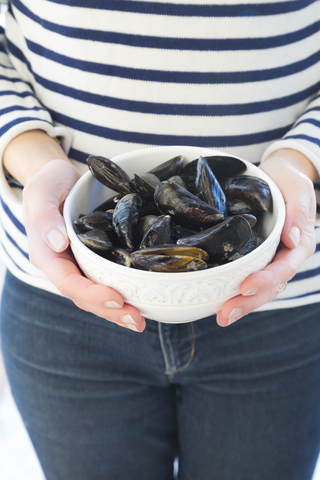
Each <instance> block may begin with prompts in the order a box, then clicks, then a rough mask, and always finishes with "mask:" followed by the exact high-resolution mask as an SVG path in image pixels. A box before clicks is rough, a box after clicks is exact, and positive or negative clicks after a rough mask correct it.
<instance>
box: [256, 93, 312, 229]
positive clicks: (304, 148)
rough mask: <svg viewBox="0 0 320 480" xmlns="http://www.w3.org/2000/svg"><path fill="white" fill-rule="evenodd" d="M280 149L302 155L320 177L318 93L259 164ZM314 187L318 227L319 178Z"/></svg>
mask: <svg viewBox="0 0 320 480" xmlns="http://www.w3.org/2000/svg"><path fill="white" fill-rule="evenodd" d="M281 148H292V149H294V150H298V151H299V152H301V153H303V154H304V155H305V156H306V157H307V158H308V159H309V160H310V161H311V162H312V163H313V165H314V166H315V168H316V169H317V171H318V174H319V177H320V92H318V94H317V95H316V96H315V97H314V98H313V99H312V101H311V102H310V103H309V104H308V105H307V108H306V110H305V111H304V112H303V114H302V115H301V116H300V117H299V118H298V119H297V120H296V122H295V123H294V125H293V126H292V128H291V129H290V130H289V131H288V132H287V133H286V134H285V135H284V137H283V138H282V139H280V140H277V141H276V142H274V143H272V144H271V145H270V146H269V147H268V148H267V149H266V150H265V152H264V154H263V157H262V160H261V163H262V162H263V161H264V160H266V158H268V156H269V155H270V154H271V153H273V152H275V151H276V150H279V149H281ZM314 187H315V193H316V200H317V218H316V225H317V226H320V178H319V180H318V181H317V182H316V183H315V185H314Z"/></svg>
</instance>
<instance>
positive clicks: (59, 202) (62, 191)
mask: <svg viewBox="0 0 320 480" xmlns="http://www.w3.org/2000/svg"><path fill="white" fill-rule="evenodd" d="M79 176H80V174H79V172H78V171H77V170H76V169H75V168H74V167H73V166H72V165H71V164H69V163H68V162H66V161H63V160H54V161H52V162H50V163H48V165H46V166H45V167H44V168H43V169H42V170H41V171H40V172H39V173H38V174H37V175H36V176H35V177H34V178H33V179H32V180H31V181H30V182H28V184H27V185H26V187H25V188H24V190H23V199H24V202H23V204H24V221H25V224H26V226H28V225H29V224H30V226H32V228H33V229H35V230H36V231H37V233H38V234H39V235H40V237H41V238H42V239H43V240H44V241H45V242H46V243H47V244H48V245H49V246H50V248H52V249H53V250H54V251H57V252H60V251H63V250H64V249H66V248H67V246H68V244H69V241H68V236H67V232H66V227H65V223H64V220H63V217H62V214H61V210H62V206H63V202H64V200H65V198H66V196H67V195H68V193H69V191H70V189H71V187H72V185H73V184H74V183H75V182H76V180H77V179H78V178H79Z"/></svg>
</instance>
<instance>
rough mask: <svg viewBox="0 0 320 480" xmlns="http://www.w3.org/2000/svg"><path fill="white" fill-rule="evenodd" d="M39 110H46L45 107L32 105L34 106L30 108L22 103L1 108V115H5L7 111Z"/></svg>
mask: <svg viewBox="0 0 320 480" xmlns="http://www.w3.org/2000/svg"><path fill="white" fill-rule="evenodd" d="M32 110H34V111H36V112H37V111H39V110H43V111H46V110H45V109H44V108H43V107H32V108H28V107H21V106H20V105H14V106H12V107H7V108H2V109H0V115H5V114H6V113H10V112H15V111H23V112H25V111H32Z"/></svg>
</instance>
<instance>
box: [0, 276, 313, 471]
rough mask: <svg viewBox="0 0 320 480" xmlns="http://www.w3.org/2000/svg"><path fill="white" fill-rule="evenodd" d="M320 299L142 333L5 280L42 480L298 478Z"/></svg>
mask: <svg viewBox="0 0 320 480" xmlns="http://www.w3.org/2000/svg"><path fill="white" fill-rule="evenodd" d="M319 322H320V305H318V304H315V305H310V306H307V307H299V308H292V309H288V310H278V311H272V312H261V313H254V314H250V315H249V316H247V317H244V318H243V319H241V320H239V321H238V322H236V323H235V324H232V325H231V326H230V327H227V328H221V327H219V326H218V325H217V324H216V321H215V317H214V316H212V317H209V318H206V319H203V320H198V321H196V322H193V323H186V324H163V323H158V322H155V321H151V320H148V321H147V327H146V330H145V332H144V333H142V334H139V333H136V332H132V331H131V330H126V329H123V328H121V327H118V326H117V325H114V324H112V323H109V322H107V321H105V320H103V319H101V318H99V317H96V316H94V315H92V314H89V313H86V312H83V311H80V310H79V309H78V308H77V307H75V306H74V304H73V303H72V302H71V301H70V300H68V299H65V298H60V297H59V296H56V295H53V294H50V293H48V292H45V291H41V290H38V289H36V288H34V287H31V286H29V285H25V284H23V283H22V282H20V281H19V280H17V279H16V278H15V277H13V276H12V275H11V274H10V273H8V274H7V277H6V282H5V287H4V292H3V298H2V307H1V338H2V349H3V355H4V360H5V365H6V368H7V372H8V377H9V380H10V383H11V388H12V392H13V396H14V398H15V401H16V403H17V406H18V409H19V411H20V413H21V416H22V418H23V421H24V424H25V426H26V428H27V430H28V433H29V435H30V438H31V440H32V442H33V444H34V447H35V450H36V452H37V455H38V457H39V460H40V462H41V465H42V468H43V470H44V473H45V476H46V479H47V480H124V479H130V480H172V479H173V463H174V458H175V457H176V456H178V457H179V474H178V475H179V479H180V480H309V479H311V477H312V473H313V470H314V467H315V463H316V461H317V457H318V452H319V444H320V325H319Z"/></svg>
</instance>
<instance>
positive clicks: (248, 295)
mask: <svg viewBox="0 0 320 480" xmlns="http://www.w3.org/2000/svg"><path fill="white" fill-rule="evenodd" d="M256 293H258V289H257V288H256V287H252V288H250V289H249V290H248V291H247V292H246V293H244V294H243V296H244V297H250V295H255V294H256Z"/></svg>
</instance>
